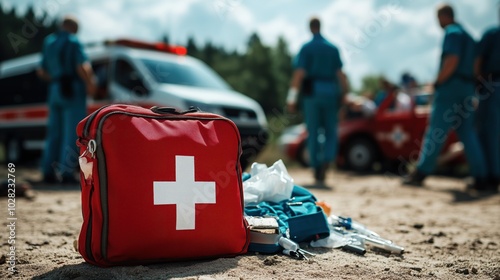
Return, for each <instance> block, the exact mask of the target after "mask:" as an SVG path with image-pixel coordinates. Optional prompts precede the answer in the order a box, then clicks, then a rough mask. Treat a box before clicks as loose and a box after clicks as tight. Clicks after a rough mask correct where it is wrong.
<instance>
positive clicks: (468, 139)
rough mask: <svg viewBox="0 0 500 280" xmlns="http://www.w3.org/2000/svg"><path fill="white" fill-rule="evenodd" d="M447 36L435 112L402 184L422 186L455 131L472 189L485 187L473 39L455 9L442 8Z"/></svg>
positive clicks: (434, 107)
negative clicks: (477, 126) (476, 118)
mask: <svg viewBox="0 0 500 280" xmlns="http://www.w3.org/2000/svg"><path fill="white" fill-rule="evenodd" d="M437 17H438V20H439V24H440V25H441V27H442V28H443V29H444V32H445V36H444V41H443V50H442V54H441V63H440V67H439V73H438V76H437V78H436V81H435V83H434V88H435V93H434V96H435V97H434V102H433V104H432V113H431V116H430V119H429V124H428V127H427V131H426V133H425V136H424V141H423V144H422V147H421V148H420V156H419V160H418V163H417V168H416V170H415V171H414V172H413V173H411V174H410V175H409V176H408V177H406V178H405V179H404V180H403V184H406V185H414V186H421V185H422V183H423V180H424V179H425V177H426V176H427V175H429V174H431V173H432V172H433V171H434V168H435V166H436V160H437V157H438V155H439V153H440V151H441V148H442V147H443V144H444V143H445V141H446V137H447V135H448V132H449V130H450V129H451V128H452V129H454V130H455V131H456V132H457V134H458V136H459V138H460V140H461V141H462V143H463V145H464V150H465V156H466V158H467V161H468V163H469V170H470V173H471V175H472V177H473V178H474V182H473V184H472V185H470V186H468V187H471V188H481V187H482V186H484V184H486V163H485V159H484V155H483V151H482V149H481V146H480V145H479V140H478V136H477V133H476V131H475V129H474V106H475V105H474V103H475V97H474V57H475V48H476V44H475V42H474V39H472V37H471V36H470V35H469V34H468V33H467V32H466V31H465V30H464V28H463V27H462V26H461V25H460V24H458V23H456V22H455V20H454V12H453V8H452V7H451V6H449V5H442V6H440V7H439V9H438V10H437Z"/></svg>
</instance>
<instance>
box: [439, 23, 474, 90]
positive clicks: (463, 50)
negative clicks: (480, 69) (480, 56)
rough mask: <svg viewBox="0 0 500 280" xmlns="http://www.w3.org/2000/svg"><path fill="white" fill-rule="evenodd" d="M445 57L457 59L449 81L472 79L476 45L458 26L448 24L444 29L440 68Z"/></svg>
mask: <svg viewBox="0 0 500 280" xmlns="http://www.w3.org/2000/svg"><path fill="white" fill-rule="evenodd" d="M447 55H457V56H458V58H459V62H458V66H457V69H456V70H455V73H454V74H453V76H452V77H451V78H450V80H451V79H457V78H458V79H470V80H472V79H473V78H474V60H475V55H476V43H475V41H474V39H472V37H471V36H470V35H469V33H467V31H465V29H464V28H463V27H462V26H461V25H460V24H457V23H454V24H450V25H448V26H446V28H445V35H444V40H443V52H442V54H441V63H440V68H441V67H442V66H443V61H444V58H445V57H446V56H447Z"/></svg>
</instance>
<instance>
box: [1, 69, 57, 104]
mask: <svg viewBox="0 0 500 280" xmlns="http://www.w3.org/2000/svg"><path fill="white" fill-rule="evenodd" d="M0 89H1V91H2V94H0V107H5V106H12V105H25V104H36V103H45V102H47V84H46V83H44V82H42V81H41V80H40V79H39V78H38V77H37V75H36V73H35V71H34V70H33V71H30V72H28V73H23V74H19V75H14V76H10V77H7V78H2V79H0Z"/></svg>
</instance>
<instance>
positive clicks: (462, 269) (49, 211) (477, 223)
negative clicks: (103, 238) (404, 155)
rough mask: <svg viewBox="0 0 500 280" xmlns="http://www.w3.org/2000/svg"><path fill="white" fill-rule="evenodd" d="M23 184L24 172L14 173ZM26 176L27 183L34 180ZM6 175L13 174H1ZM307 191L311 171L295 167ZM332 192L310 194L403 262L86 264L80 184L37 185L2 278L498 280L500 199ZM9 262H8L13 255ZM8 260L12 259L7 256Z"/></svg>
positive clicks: (0, 208) (407, 191)
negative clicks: (80, 239) (398, 249)
mask: <svg viewBox="0 0 500 280" xmlns="http://www.w3.org/2000/svg"><path fill="white" fill-rule="evenodd" d="M16 172H17V173H16V175H17V178H18V180H19V179H20V178H22V177H24V176H25V173H26V172H27V171H22V170H19V169H18V171H16ZM30 172H32V171H29V172H28V175H27V176H31V177H33V176H35V177H36V173H30ZM0 173H1V175H2V178H6V176H7V175H6V171H5V170H2V171H0ZM290 174H291V175H292V176H293V177H294V178H295V180H296V183H297V184H300V185H308V184H311V183H312V181H311V178H310V174H309V172H308V171H307V170H303V169H292V170H290ZM328 176H329V177H328V181H327V182H328V185H330V186H331V188H330V189H311V190H312V191H313V193H314V194H315V195H316V196H317V197H318V198H319V199H320V200H324V201H326V202H328V203H329V204H331V206H332V213H335V214H337V215H346V216H350V217H352V218H354V219H356V220H357V221H359V222H361V223H364V224H365V225H367V226H368V227H369V228H370V229H372V230H374V231H376V232H378V233H379V234H380V235H381V236H383V237H385V238H388V239H392V240H393V241H394V242H396V243H397V244H399V245H401V246H404V247H405V250H406V251H405V253H404V254H403V255H402V256H397V255H389V254H386V253H381V252H374V251H368V252H367V253H366V255H365V256H358V255H354V254H351V253H347V252H344V251H341V250H337V249H316V248H309V247H308V246H307V244H301V245H302V247H303V248H308V250H310V251H312V252H315V253H318V255H317V256H316V257H314V258H312V259H310V260H309V261H300V260H295V259H290V258H289V257H287V256H284V255H258V254H247V255H243V256H239V257H236V258H222V259H214V260H209V261H192V262H176V263H166V264H158V265H148V266H133V267H114V268H107V269H104V268H99V267H95V266H92V265H89V264H87V263H85V262H84V261H83V259H82V258H81V257H80V255H79V254H78V253H77V252H75V250H74V248H73V242H74V240H75V239H76V238H77V236H78V233H79V230H80V225H81V221H82V218H81V210H80V193H79V190H78V187H76V186H74V187H66V188H64V189H63V188H60V187H59V188H49V187H44V188H38V189H36V194H37V196H36V198H35V199H34V200H27V199H24V198H18V199H17V200H16V203H17V205H16V210H17V218H18V219H17V221H16V257H17V263H16V268H17V270H18V273H16V274H11V273H10V272H9V271H8V267H9V266H8V263H6V262H4V261H1V260H0V263H1V264H0V279H17V278H23V279H24V278H35V279H171V278H180V279H415V278H423V279H496V280H500V195H498V194H496V195H490V196H482V197H471V196H469V195H467V194H466V193H464V192H463V189H464V183H463V181H462V180H460V179H450V178H443V177H431V178H429V179H428V180H427V181H426V187H425V188H408V187H401V186H400V185H399V180H398V178H395V177H388V176H383V175H364V176H359V175H355V174H349V173H341V172H335V173H333V172H331V173H329V174H328ZM0 213H2V214H1V215H0V217H1V223H2V229H1V230H0V244H1V247H0V255H3V256H6V255H7V253H8V252H9V244H8V243H7V240H8V236H9V231H8V227H7V225H8V223H9V221H7V199H6V198H5V197H2V198H0ZM7 257H8V256H7ZM7 260H8V258H7Z"/></svg>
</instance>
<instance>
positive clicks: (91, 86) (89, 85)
mask: <svg viewBox="0 0 500 280" xmlns="http://www.w3.org/2000/svg"><path fill="white" fill-rule="evenodd" d="M76 71H77V73H78V76H80V78H81V79H82V80H83V82H84V83H85V87H86V89H87V94H88V95H89V96H93V95H94V93H95V90H96V88H95V81H94V71H92V66H91V65H90V63H89V62H84V63H83V64H80V65H78V66H77V67H76Z"/></svg>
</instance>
